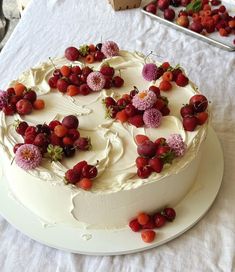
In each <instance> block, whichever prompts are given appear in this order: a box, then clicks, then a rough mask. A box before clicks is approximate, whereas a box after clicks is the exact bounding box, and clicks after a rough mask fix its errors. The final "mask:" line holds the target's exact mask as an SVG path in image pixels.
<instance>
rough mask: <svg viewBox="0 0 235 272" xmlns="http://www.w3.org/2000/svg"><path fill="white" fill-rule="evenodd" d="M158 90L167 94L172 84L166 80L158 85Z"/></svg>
mask: <svg viewBox="0 0 235 272" xmlns="http://www.w3.org/2000/svg"><path fill="white" fill-rule="evenodd" d="M159 89H160V90H161V91H164V92H168V91H170V90H171V89H172V84H171V83H170V82H169V81H168V80H162V81H161V82H160V84H159Z"/></svg>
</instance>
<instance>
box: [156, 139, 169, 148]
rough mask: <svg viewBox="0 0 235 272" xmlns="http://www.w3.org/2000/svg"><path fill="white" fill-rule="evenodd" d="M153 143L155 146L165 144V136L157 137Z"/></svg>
mask: <svg viewBox="0 0 235 272" xmlns="http://www.w3.org/2000/svg"><path fill="white" fill-rule="evenodd" d="M154 143H155V144H156V146H157V147H158V146H162V145H165V144H166V138H163V137H160V138H157V139H156V140H155V142H154Z"/></svg>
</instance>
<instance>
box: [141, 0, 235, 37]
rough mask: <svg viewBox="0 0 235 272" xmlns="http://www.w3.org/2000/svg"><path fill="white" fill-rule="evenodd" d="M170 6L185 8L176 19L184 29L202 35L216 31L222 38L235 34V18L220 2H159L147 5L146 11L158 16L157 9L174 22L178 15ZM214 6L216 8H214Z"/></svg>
mask: <svg viewBox="0 0 235 272" xmlns="http://www.w3.org/2000/svg"><path fill="white" fill-rule="evenodd" d="M170 5H172V6H174V7H179V6H183V7H185V10H180V11H179V13H178V15H177V18H176V23H177V24H178V25H180V26H182V27H186V28H189V29H190V30H192V31H194V32H197V33H202V34H207V33H213V32H215V31H218V32H219V34H220V35H221V36H228V35H229V34H235V17H234V16H231V15H229V13H228V11H227V9H226V7H225V6H224V5H221V1H220V0H158V1H157V2H156V3H151V4H149V5H147V7H146V11H147V12H150V13H153V14H156V13H157V9H160V10H161V11H163V16H164V18H165V19H166V20H169V21H173V20H174V19H175V17H176V14H175V10H174V9H172V8H169V6H170ZM213 6H216V8H212V7H213ZM190 17H191V19H190ZM234 41H235V40H234Z"/></svg>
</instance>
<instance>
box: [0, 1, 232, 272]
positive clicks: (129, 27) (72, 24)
mask: <svg viewBox="0 0 235 272" xmlns="http://www.w3.org/2000/svg"><path fill="white" fill-rule="evenodd" d="M101 38H102V39H103V40H107V39H111V40H115V41H117V42H118V44H119V45H120V47H121V48H123V49H128V50H138V51H142V52H144V53H148V52H150V51H151V50H153V51H154V52H156V53H157V54H158V55H159V56H161V57H162V59H163V60H169V61H170V62H171V63H173V64H177V63H179V64H180V65H181V66H182V67H184V68H185V69H186V71H187V72H188V73H189V76H190V78H191V80H192V81H194V82H195V83H196V84H197V85H198V86H199V88H200V90H201V91H202V92H203V93H204V94H205V95H206V96H207V97H208V98H209V100H211V101H212V103H211V105H212V112H213V116H212V125H213V127H214V129H215V131H216V133H217V135H218V137H219V139H220V141H221V144H222V147H223V150H224V158H225V172H224V178H223V183H222V187H221V189H220V192H219V195H218V197H217V199H216V201H215V203H214V204H213V206H212V208H211V209H210V210H209V211H208V213H207V214H206V216H205V217H204V218H203V219H202V220H201V221H200V222H199V223H198V224H197V225H196V226H194V227H193V228H192V229H190V230H189V231H187V232H186V233H185V234H183V235H182V236H180V237H179V238H177V239H175V240H173V241H171V242H169V243H167V244H165V245H162V246H160V247H157V248H154V249H151V250H148V251H145V252H141V253H136V254H130V255H125V256H115V257H96V256H83V255H79V254H70V253H67V252H63V251H60V250H55V249H52V248H49V247H47V246H44V245H41V244H39V243H37V242H34V241H33V240H31V239H30V238H28V237H26V236H25V235H23V234H21V233H20V232H19V231H17V230H16V229H14V228H13V227H12V226H10V225H9V224H8V223H7V222H6V221H5V220H4V219H3V218H2V217H0V271H1V272H14V271H17V272H26V271H30V272H31V271H46V272H50V271H51V272H55V271H57V272H67V271H68V272H74V271H85V272H91V271H92V272H93V271H97V272H106V271H109V272H111V271H115V272H120V271H124V272H138V271H213V272H214V271H226V272H227V271H232V270H233V269H235V268H234V267H235V259H234V256H235V216H234V204H235V201H234V198H235V186H234V183H235V172H234V166H235V111H234V109H235V55H234V54H235V53H233V52H232V53H231V52H226V51H223V50H221V49H218V48H215V47H213V46H210V45H208V44H206V43H204V42H201V41H198V40H197V39H194V38H191V37H189V36H186V35H184V34H182V33H180V32H177V31H176V30H173V29H170V28H168V27H166V26H163V25H161V24H159V23H157V22H156V21H154V20H153V19H150V18H149V17H147V16H145V15H144V14H142V13H141V12H140V10H139V9H135V10H129V11H121V12H116V13H115V12H114V11H113V10H112V8H111V6H110V5H108V3H107V0H99V1H97V0H89V1H87V0H80V1H79V0H70V1H65V0H40V1H37V0H35V1H32V3H31V4H30V5H29V7H28V9H27V10H26V11H25V13H24V14H23V17H22V19H21V21H20V23H19V25H18V26H17V27H16V29H15V31H14V33H13V34H12V36H11V38H10V40H9V41H8V43H7V44H6V46H5V48H4V49H3V51H2V52H1V54H0V75H1V77H0V78H1V81H0V88H1V89H4V88H6V87H7V84H8V82H9V81H11V80H12V79H15V78H17V76H18V75H19V74H20V73H22V72H23V71H24V70H25V69H27V68H29V67H30V66H35V64H37V63H39V62H40V61H43V60H45V59H48V57H54V56H58V55H62V54H63V52H64V49H65V48H66V47H68V46H69V45H72V44H73V45H77V46H78V45H80V44H83V43H85V42H99V41H100V40H101ZM160 60H161V59H160ZM204 163H205V164H206V163H207V162H206V161H205V162H204ZM22 220H23V219H22Z"/></svg>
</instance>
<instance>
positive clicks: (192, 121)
mask: <svg viewBox="0 0 235 272" xmlns="http://www.w3.org/2000/svg"><path fill="white" fill-rule="evenodd" d="M207 107H208V100H207V98H206V97H205V96H204V95H202V94H196V95H194V96H192V97H191V98H190V100H189V104H186V105H184V106H183V107H182V108H181V110H180V114H181V116H182V118H183V127H184V129H185V130H187V131H194V130H195V129H196V127H197V125H200V126H201V125H203V124H204V123H205V122H206V121H207V119H208V113H207V112H206V109H207Z"/></svg>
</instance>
